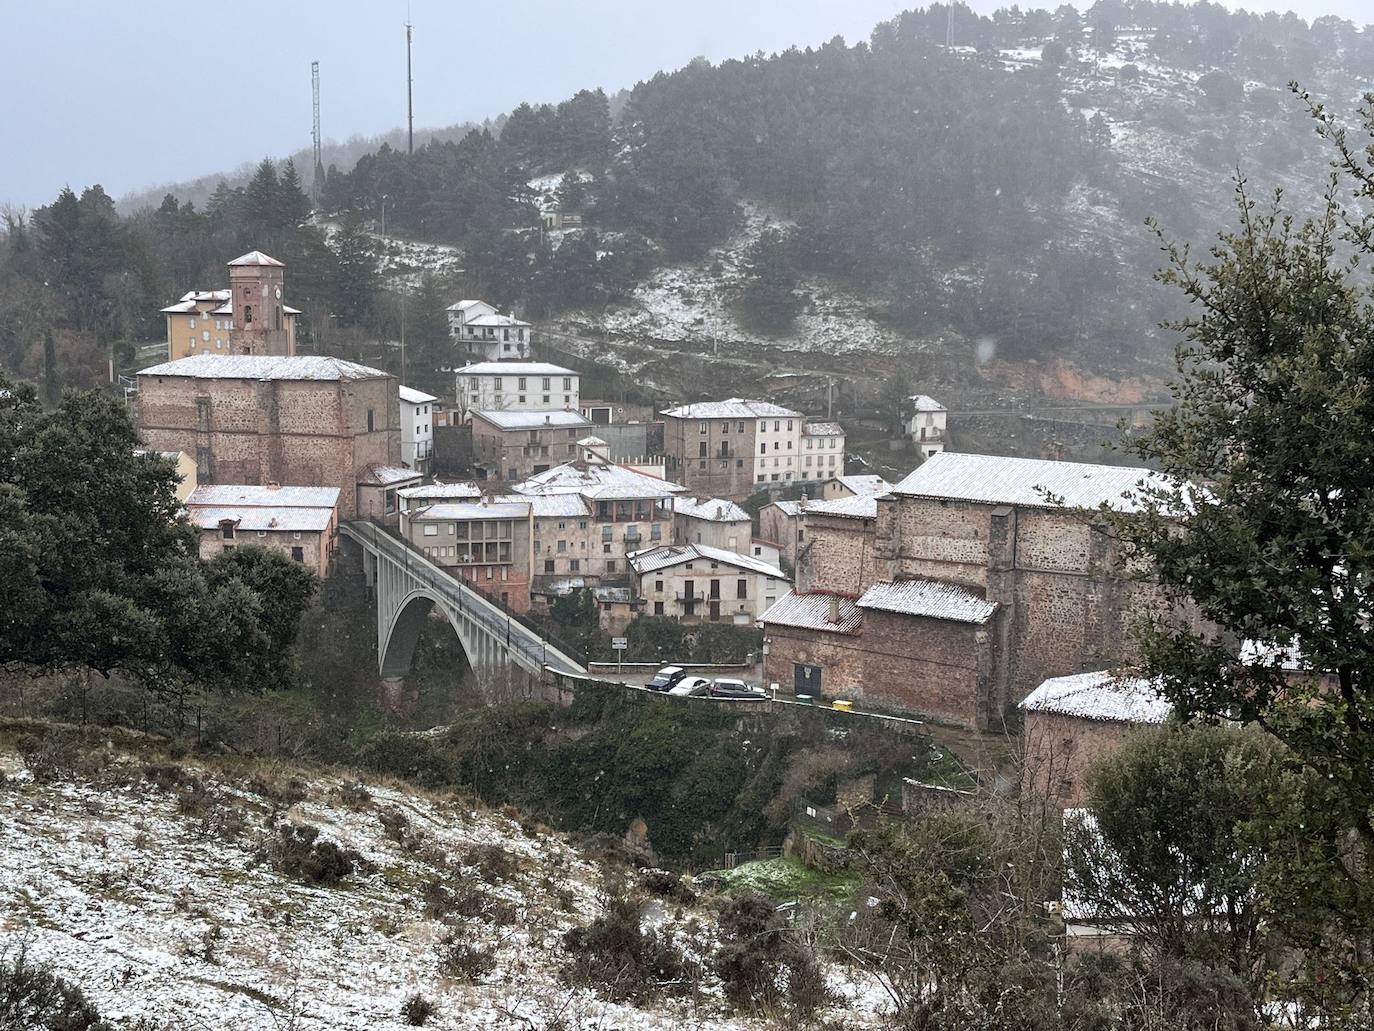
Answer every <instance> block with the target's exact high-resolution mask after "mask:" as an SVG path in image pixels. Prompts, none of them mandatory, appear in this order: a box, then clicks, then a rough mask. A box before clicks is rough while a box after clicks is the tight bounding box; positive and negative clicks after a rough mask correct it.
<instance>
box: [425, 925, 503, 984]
mask: <svg viewBox="0 0 1374 1031" xmlns="http://www.w3.org/2000/svg"><path fill="white" fill-rule="evenodd" d="M435 949H436V951H437V953H438V957H439V973H441V974H443V975H444V976H445V977H452V978H455V979H457V980H460V981H466V982H468V983H470V984H475V983H476V982H478V981H480V980H481V979H482V978H484V977H486V976H487V974H489V973H491V972H492V971H493V970H495V969H496V956H495V955H494V954H493V953H492V951H491V949H489V948H487V947H485V946H483V945H478V944H476V943H474V942H472V941H471V940H470V939H469V937H468V936H467V935H466V934H464V933H463V932H462V931H459V930H456V929H455V930H451V931H449V932H448V933H447V934H445V935H444V937H443V938H442V939H440V941H439V944H438V945H437V946H436V947H435Z"/></svg>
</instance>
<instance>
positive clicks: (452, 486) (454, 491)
mask: <svg viewBox="0 0 1374 1031" xmlns="http://www.w3.org/2000/svg"><path fill="white" fill-rule="evenodd" d="M396 496H397V497H398V498H405V499H407V500H409V499H411V498H446V499H447V498H454V499H463V498H480V497H481V496H482V489H481V488H480V487H478V486H477V484H475V483H422V484H419V485H418V486H415V487H402V488H401V489H400V490H398V491H397V492H396Z"/></svg>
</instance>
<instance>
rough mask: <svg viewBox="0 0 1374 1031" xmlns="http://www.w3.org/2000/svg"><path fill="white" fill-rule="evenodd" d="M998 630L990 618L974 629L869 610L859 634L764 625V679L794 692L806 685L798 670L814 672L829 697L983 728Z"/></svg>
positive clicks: (953, 623)
mask: <svg viewBox="0 0 1374 1031" xmlns="http://www.w3.org/2000/svg"><path fill="white" fill-rule="evenodd" d="M997 630H998V627H997V622H996V619H995V618H994V621H993V623H992V624H989V625H988V626H979V625H975V624H969V623H955V622H950V621H947V620H938V619H921V618H914V617H911V616H902V615H897V614H895V613H889V612H880V611H875V610H869V611H867V612H865V613H864V618H863V630H862V632H861V633H852V634H844V633H834V632H823V631H817V630H807V629H801V628H798V627H788V626H774V625H770V626H769V627H768V641H769V650H768V656H767V658H766V659H765V666H764V677H765V680H766V682H768V683H777V684H778V685H779V686H780V687H781V688H782V689H783V690H798V691H800V690H801V689H802V688H803V687H805V686H807V685H806V683H805V682H804V681H800V682H799V680H798V676H799V674H798V672H797V669H796V665H797V664H801V665H805V666H813V667H819V669H820V670H821V671H822V674H821V677H822V679H821V683H820V685H819V688H820V690H821V691H822V692H823V693H824V694H825V695H826V696H827V697H850V698H862V699H863V701H864V703H865V704H866V705H871V706H876V707H880V708H890V709H899V710H904V711H908V712H917V713H921V714H923V715H928V716H934V717H936V718H943V719H947V720H951V721H953V722H957V723H963V724H968V725H970V726H980V725H985V718H986V716H987V709H988V707H989V706H990V705H991V704H992V688H993V678H994V673H995V669H994V662H995V656H994V655H993V653H992V640H993V639H994V637H995V635H996V633H997ZM812 690H815V686H814V685H812Z"/></svg>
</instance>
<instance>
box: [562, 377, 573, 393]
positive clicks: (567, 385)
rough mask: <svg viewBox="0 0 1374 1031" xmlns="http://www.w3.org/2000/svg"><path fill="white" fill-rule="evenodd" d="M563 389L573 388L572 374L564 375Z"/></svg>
mask: <svg viewBox="0 0 1374 1031" xmlns="http://www.w3.org/2000/svg"><path fill="white" fill-rule="evenodd" d="M563 389H564V390H571V389H572V377H571V376H564V377H563Z"/></svg>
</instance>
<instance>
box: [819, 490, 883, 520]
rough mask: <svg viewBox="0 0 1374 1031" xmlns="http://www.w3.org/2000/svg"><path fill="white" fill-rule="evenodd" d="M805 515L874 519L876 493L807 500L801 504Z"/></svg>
mask: <svg viewBox="0 0 1374 1031" xmlns="http://www.w3.org/2000/svg"><path fill="white" fill-rule="evenodd" d="M802 511H803V512H805V513H806V514H807V515H819V516H840V517H841V518H844V519H876V518H877V516H878V495H876V494H853V495H849V496H846V497H843V498H832V499H831V500H829V501H807V502H806V503H805V504H803V505H802Z"/></svg>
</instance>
